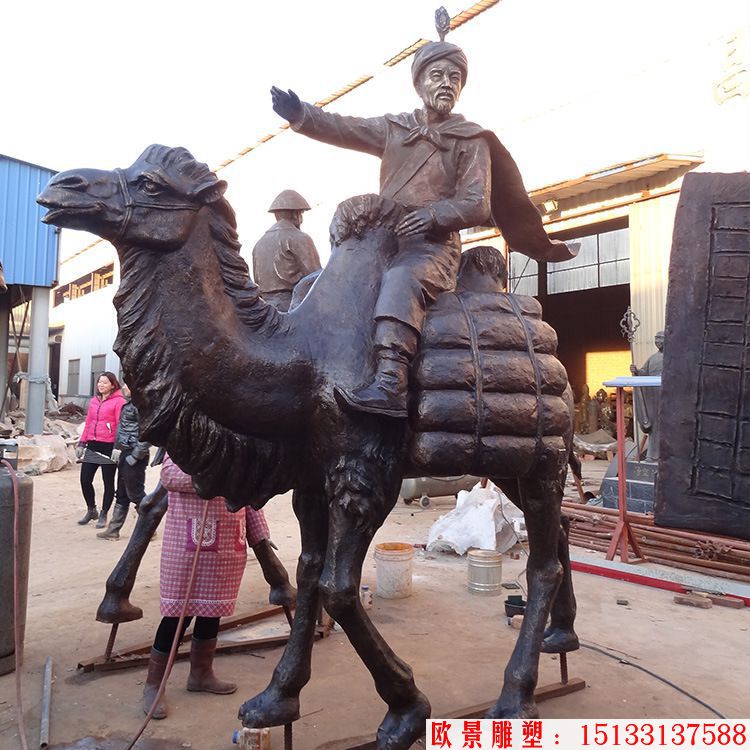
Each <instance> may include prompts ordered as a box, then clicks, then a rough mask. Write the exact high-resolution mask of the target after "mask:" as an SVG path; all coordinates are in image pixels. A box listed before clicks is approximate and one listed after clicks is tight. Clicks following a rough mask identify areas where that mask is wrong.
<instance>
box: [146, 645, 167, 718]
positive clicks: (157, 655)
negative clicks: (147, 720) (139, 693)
mask: <svg viewBox="0 0 750 750" xmlns="http://www.w3.org/2000/svg"><path fill="white" fill-rule="evenodd" d="M168 659H169V654H164V653H162V652H161V651H157V650H156V649H155V648H152V649H151V658H150V659H149V661H148V673H147V675H146V682H145V684H144V685H143V713H144V714H147V713H148V712H149V711H150V710H151V706H152V704H153V702H154V698H156V694H157V693H158V692H159V685H161V680H162V677H164V672H165V670H166V668H167V661H168ZM167 713H168V710H167V699H166V696H165V695H164V696H162V698H161V700H160V701H159V702H158V703H157V704H156V708H155V709H154V714H153V718H154V719H166V718H167Z"/></svg>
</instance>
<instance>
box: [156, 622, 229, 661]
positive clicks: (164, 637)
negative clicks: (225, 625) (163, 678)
mask: <svg viewBox="0 0 750 750" xmlns="http://www.w3.org/2000/svg"><path fill="white" fill-rule="evenodd" d="M192 619H193V618H192V617H186V618H185V622H183V624H182V632H181V633H180V640H182V637H183V636H184V635H185V631H186V630H187V629H188V625H190V622H191V620H192ZM179 621H180V618H179V617H162V618H161V623H159V627H158V628H157V629H156V638H154V648H155V649H156V650H157V651H161V652H162V653H163V654H168V653H169V650H170V649H171V648H172V641H173V640H174V635H175V633H176V632H177V623H178V622H179ZM218 635H219V618H218V617H196V618H195V627H194V628H193V638H195V639H196V640H198V641H212V640H214V638H216V637H217V636H218Z"/></svg>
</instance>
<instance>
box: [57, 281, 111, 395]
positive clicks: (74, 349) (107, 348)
mask: <svg viewBox="0 0 750 750" xmlns="http://www.w3.org/2000/svg"><path fill="white" fill-rule="evenodd" d="M115 289H116V287H115V286H109V287H106V288H105V289H100V290H98V291H96V292H92V293H91V294H87V295H86V296H85V297H80V298H79V299H76V300H72V301H71V302H66V303H65V304H64V305H61V306H60V307H65V311H64V317H63V319H64V323H65V328H64V330H63V334H62V344H61V346H60V394H61V396H90V395H92V394H91V390H90V388H91V358H92V357H93V356H97V355H100V354H105V355H106V365H105V367H104V368H103V369H105V370H109V371H111V372H114V373H115V375H118V374H119V370H120V361H119V359H118V358H117V355H115V353H114V352H113V351H112V345H113V344H114V341H115V337H116V336H117V320H116V318H115V310H114V307H112V298H113V297H114V294H115ZM71 359H80V360H81V368H80V378H79V386H78V391H77V392H76V393H68V363H69V360H71ZM63 400H71V399H63Z"/></svg>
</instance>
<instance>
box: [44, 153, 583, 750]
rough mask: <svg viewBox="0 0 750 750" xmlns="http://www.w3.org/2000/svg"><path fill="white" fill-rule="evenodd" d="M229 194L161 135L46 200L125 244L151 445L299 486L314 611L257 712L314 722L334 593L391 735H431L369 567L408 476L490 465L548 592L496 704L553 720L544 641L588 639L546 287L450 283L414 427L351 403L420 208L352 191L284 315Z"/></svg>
mask: <svg viewBox="0 0 750 750" xmlns="http://www.w3.org/2000/svg"><path fill="white" fill-rule="evenodd" d="M225 188H226V184H225V183H224V182H222V181H220V180H219V179H218V178H217V177H216V175H215V174H213V173H212V172H210V171H209V169H208V168H207V167H206V166H205V165H204V164H200V163H198V162H196V160H195V159H194V158H193V157H192V156H191V155H190V154H189V153H188V152H187V151H186V150H185V149H182V148H167V147H165V146H158V145H155V146H151V147H149V148H148V149H146V151H145V152H144V153H143V154H142V155H141V156H140V157H139V158H138V160H137V161H136V162H135V163H134V164H133V165H132V166H131V167H128V168H127V169H124V170H115V171H101V170H92V169H81V170H71V171H67V172H63V173H60V174H58V175H56V176H55V177H54V178H53V179H52V180H51V181H50V183H49V185H48V186H47V188H46V189H45V190H44V192H43V193H42V194H41V196H40V197H39V199H38V200H39V202H40V203H41V204H42V205H43V206H45V207H47V208H48V209H49V212H48V213H47V215H46V216H45V219H44V220H45V221H46V222H49V223H53V224H56V225H58V226H65V227H70V228H75V229H85V230H87V231H90V232H94V233H96V234H98V235H100V236H102V237H104V238H105V239H108V240H109V241H110V242H112V243H113V245H114V246H115V247H116V249H117V252H118V255H119V258H120V263H121V275H122V280H121V284H120V288H119V290H118V292H117V294H116V296H115V300H114V304H115V307H116V308H117V314H118V322H119V333H118V336H117V340H116V342H115V350H116V352H117V353H118V355H119V356H120V358H121V360H122V363H123V370H124V373H125V378H126V380H127V382H128V383H129V384H130V385H131V387H132V391H133V394H134V396H133V397H134V400H135V402H136V405H137V407H138V410H139V413H140V415H141V433H142V437H143V439H144V440H148V441H149V442H151V443H154V444H156V445H160V446H164V447H166V449H167V450H168V452H169V454H170V456H171V457H172V458H173V460H174V461H175V462H176V463H177V464H178V465H179V466H180V467H181V468H182V469H183V470H184V471H186V472H188V473H189V474H191V475H192V476H193V478H194V484H195V486H196V489H197V490H198V492H199V493H200V494H201V495H202V496H204V497H212V496H215V495H223V496H224V497H226V498H227V502H228V504H229V506H230V507H231V508H233V509H238V508H240V507H242V506H244V505H246V504H251V505H253V506H254V507H261V506H263V505H264V504H265V503H266V502H267V500H268V499H269V498H271V497H272V496H274V495H277V494H280V493H283V492H286V491H287V490H289V489H293V490H294V493H293V508H294V512H295V514H296V515H297V518H298V521H299V524H300V529H301V539H302V552H301V555H300V558H299V564H298V568H297V586H298V596H297V609H296V613H295V617H294V623H293V626H292V631H291V634H290V640H289V643H288V645H287V647H286V649H285V651H284V654H283V655H282V657H281V660H280V662H279V664H278V665H277V667H276V669H275V671H274V674H273V677H272V679H271V682H270V684H269V685H268V687H267V688H266V689H265V690H264V691H263V692H262V693H260V694H259V695H257V696H255V697H254V698H252V699H250V700H248V701H247V702H245V703H244V704H243V706H242V707H241V709H240V717H241V719H242V720H243V722H244V723H245V725H247V726H271V725H279V724H283V723H287V722H290V721H293V720H295V719H296V718H298V717H299V693H300V691H301V689H302V688H303V686H304V685H305V684H306V683H307V682H308V680H309V678H310V656H311V648H312V643H313V636H314V628H315V620H316V614H317V609H318V603H319V601H322V603H323V605H324V606H325V608H326V609H327V610H328V612H329V613H330V614H331V616H332V617H334V619H335V620H336V621H337V622H339V623H340V624H341V626H342V627H343V629H344V631H345V632H346V634H347V636H348V638H349V639H350V641H351V643H352V645H353V646H354V648H355V650H356V651H357V653H358V655H359V656H360V658H361V659H362V660H363V662H364V663H365V665H366V666H367V668H368V669H369V671H370V672H371V674H372V676H373V679H374V681H375V686H376V689H377V692H378V693H379V695H380V696H381V697H382V698H383V700H384V701H385V702H386V703H387V705H388V712H387V714H386V716H385V718H384V720H383V722H382V723H381V725H380V728H379V730H378V746H379V747H381V748H394V749H397V748H407V747H409V746H410V745H411V743H412V742H413V741H414V740H415V739H416V738H417V737H418V736H419V735H420V733H421V732H422V731H423V729H424V720H425V719H426V718H427V717H428V716H429V714H430V704H429V702H428V700H427V698H426V697H425V696H424V695H423V694H422V693H421V692H420V691H419V690H418V689H417V687H416V685H415V683H414V680H413V677H412V671H411V669H410V668H409V666H408V665H407V664H406V663H405V662H403V661H402V660H401V659H399V658H398V657H397V656H396V655H395V654H394V653H393V652H392V650H391V649H390V648H389V646H388V644H387V643H386V642H385V640H384V639H383V638H382V636H381V635H380V633H379V632H378V631H377V630H376V629H375V627H374V626H373V624H372V623H371V622H370V620H369V618H368V617H367V614H366V612H365V611H364V609H363V607H362V606H361V604H360V601H359V597H358V589H359V582H360V576H361V568H362V563H363V560H364V558H365V555H366V553H367V550H368V547H369V545H370V542H371V540H372V538H373V535H374V533H375V531H376V530H377V529H378V528H379V527H380V526H381V525H382V523H383V521H384V520H385V518H386V516H387V514H388V513H389V512H390V510H391V509H392V508H393V506H394V504H395V503H396V500H397V496H398V490H399V486H400V482H401V479H402V477H403V476H409V475H412V476H414V475H436V476H440V475H446V474H458V473H473V474H477V475H481V476H488V477H490V478H491V479H492V480H493V481H494V482H495V483H496V484H498V485H499V486H500V487H501V488H502V489H503V491H504V492H506V494H508V495H509V497H511V499H512V500H513V501H514V502H515V503H516V504H518V505H519V507H521V509H522V510H523V512H524V514H525V517H526V525H527V529H528V535H529V547H530V553H529V560H528V567H527V577H528V606H527V610H526V616H525V618H524V622H523V626H522V630H521V633H520V637H519V638H518V641H517V643H516V646H515V648H514V650H513V654H512V656H511V658H510V661H509V663H508V665H507V667H506V670H505V679H504V684H503V688H502V692H501V694H500V696H499V698H498V699H497V702H496V703H495V704H494V706H493V708H492V709H491V710H490V712H489V716H490V717H516V718H519V717H532V716H536V715H537V713H536V706H535V703H534V688H535V686H536V681H537V673H538V661H539V652H540V650H541V649H542V648H544V649H545V650H547V651H569V650H572V649H574V648H577V647H578V642H577V638H576V636H575V633H574V631H573V620H574V616H575V600H574V597H573V591H572V586H571V582H570V570H569V564H568V562H567V541H566V537H565V534H564V531H563V529H562V527H561V522H560V503H561V499H562V493H563V483H564V478H565V472H566V467H567V462H568V457H569V453H570V444H571V439H572V416H571V415H572V397H571V392H570V388H569V386H568V383H567V376H566V374H565V370H564V368H563V367H562V365H560V364H559V362H557V360H556V359H555V357H554V353H555V349H556V344H557V340H556V336H555V334H554V331H553V330H552V329H551V328H550V327H549V326H548V325H546V324H545V323H543V322H542V320H541V310H540V307H539V305H538V303H537V302H536V301H535V300H534V299H533V298H528V297H518V296H515V295H509V294H501V293H498V292H486V291H485V292H483V291H481V290H480V291H470V290H468V289H465V290H464V291H461V292H460V293H447V294H444V295H442V296H441V297H440V298H439V299H438V301H437V302H436V304H435V305H434V307H433V308H432V310H431V312H430V315H429V317H428V320H427V323H426V326H425V330H424V334H423V340H422V347H421V354H420V355H419V357H418V361H417V362H415V365H414V368H413V372H412V380H413V385H412V388H413V394H412V410H411V419H410V421H409V424H405V423H404V422H403V421H401V420H391V419H384V418H382V417H377V416H374V415H364V414H359V415H353V414H349V413H347V412H345V411H342V410H341V409H340V408H339V406H338V404H337V402H336V400H335V398H334V386H336V385H339V386H342V385H343V386H345V387H356V386H358V385H361V384H362V383H364V382H366V380H367V378H368V376H369V375H370V374H371V368H372V361H371V359H370V355H369V352H370V351H371V346H370V339H371V336H372V322H371V321H372V314H371V313H372V307H373V305H374V303H375V299H376V297H377V293H378V289H379V281H380V269H381V268H382V267H383V266H384V265H385V264H386V263H387V259H388V256H389V253H392V252H393V250H394V248H395V243H396V237H395V234H394V231H393V229H394V227H395V226H396V224H397V222H398V220H399V216H400V215H401V212H402V210H403V209H401V207H400V206H398V205H397V204H395V203H393V202H391V201H388V200H385V199H381V198H379V197H377V196H362V197H359V198H353V199H350V200H348V201H345V202H344V203H343V204H341V206H339V209H338V210H337V212H336V215H335V217H334V219H333V222H332V225H331V239H332V246H333V252H332V257H331V260H330V262H329V264H328V266H327V267H326V269H325V270H324V271H323V272H322V273H321V274H320V276H319V278H318V279H317V280H316V281H315V283H314V285H313V286H312V288H311V289H310V291H309V293H308V295H307V297H306V298H305V300H304V302H303V303H302V304H301V305H300V306H299V307H297V308H296V309H295V310H294V311H292V312H290V313H288V314H284V313H279V312H277V311H276V310H275V309H274V308H273V307H271V306H270V305H267V304H266V303H265V302H264V301H263V300H262V299H261V298H260V296H259V294H258V291H257V287H256V286H255V285H254V284H253V282H252V281H251V280H250V277H249V274H248V271H247V265H246V263H245V261H244V260H243V259H242V257H241V256H240V253H239V249H240V244H239V242H238V239H237V232H236V223H235V218H234V212H233V211H232V209H231V207H230V205H229V203H228V202H227V201H226V199H224V198H223V192H224V190H225ZM480 286H481V285H480ZM441 358H442V359H441ZM443 361H445V362H448V363H449V366H448V367H446V368H444V367H442V366H441V362H443ZM125 578H127V576H125ZM131 585H132V583H131ZM550 613H551V621H550V625H549V627H547V629H546V631H545V626H546V625H547V620H548V617H549V616H550ZM543 640H544V646H543Z"/></svg>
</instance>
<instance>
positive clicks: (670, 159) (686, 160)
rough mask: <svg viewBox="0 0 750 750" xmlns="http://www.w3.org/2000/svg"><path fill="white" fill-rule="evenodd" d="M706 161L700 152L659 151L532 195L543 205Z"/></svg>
mask: <svg viewBox="0 0 750 750" xmlns="http://www.w3.org/2000/svg"><path fill="white" fill-rule="evenodd" d="M702 163H703V157H702V156H699V155H698V154H688V155H684V154H679V155H676V154H656V155H655V156H647V157H645V158H643V159H638V160H636V161H626V162H622V163H621V164H615V165H613V166H611V167H607V168H606V169H600V170H599V171H598V172H590V173H589V174H585V175H583V176H582V177H576V178H574V179H572V180H565V182H558V183H556V184H554V185H546V186H545V187H542V188H539V189H538V190H532V191H531V193H529V195H530V196H531V200H532V201H533V202H534V203H535V204H537V205H541V204H542V203H544V201H546V200H559V199H561V198H573V197H576V196H579V195H585V194H586V193H591V192H593V191H595V190H604V189H605V188H608V187H612V186H613V185H620V184H621V183H623V182H630V181H631V180H639V179H644V178H647V177H652V176H653V175H656V174H660V173H662V172H668V171H669V170H671V169H679V168H680V167H689V168H692V167H697V166H698V165H699V164H702Z"/></svg>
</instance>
